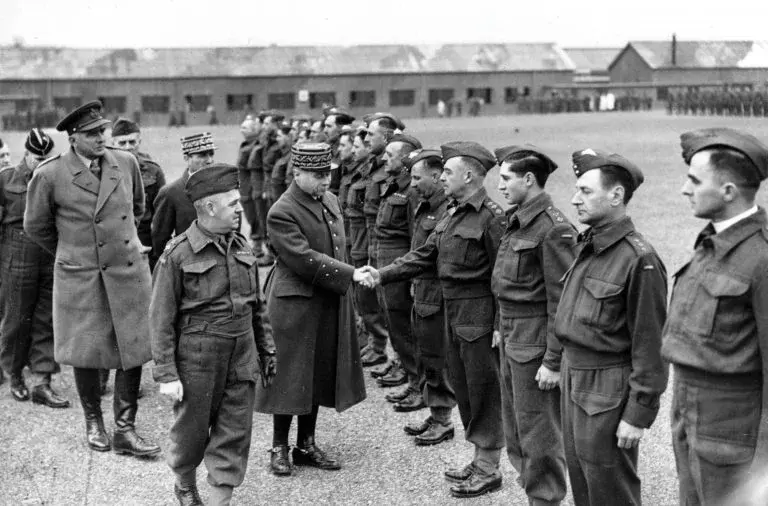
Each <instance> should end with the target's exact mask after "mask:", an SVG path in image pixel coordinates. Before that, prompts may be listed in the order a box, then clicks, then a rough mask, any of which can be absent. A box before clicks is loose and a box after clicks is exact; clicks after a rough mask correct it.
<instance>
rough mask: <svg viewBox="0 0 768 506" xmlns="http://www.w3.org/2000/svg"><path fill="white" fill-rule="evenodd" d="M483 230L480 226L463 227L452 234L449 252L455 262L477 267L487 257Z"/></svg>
mask: <svg viewBox="0 0 768 506" xmlns="http://www.w3.org/2000/svg"><path fill="white" fill-rule="evenodd" d="M482 240H483V230H482V229H480V228H470V227H461V228H457V229H456V230H454V232H453V234H452V235H451V244H450V245H449V254H450V255H451V258H452V259H453V263H456V264H459V265H466V266H471V267H475V266H477V265H478V264H479V263H481V262H483V261H484V260H485V259H486V256H487V254H486V252H485V248H484V247H483V246H484V245H483V242H482Z"/></svg>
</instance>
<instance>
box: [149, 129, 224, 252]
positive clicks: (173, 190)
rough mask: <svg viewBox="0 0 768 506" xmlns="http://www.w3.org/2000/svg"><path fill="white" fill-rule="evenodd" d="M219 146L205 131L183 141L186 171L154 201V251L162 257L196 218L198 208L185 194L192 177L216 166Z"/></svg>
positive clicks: (161, 190)
mask: <svg viewBox="0 0 768 506" xmlns="http://www.w3.org/2000/svg"><path fill="white" fill-rule="evenodd" d="M215 150H216V145H215V144H214V143H213V138H212V137H211V134H209V133H207V132H204V133H201V134H195V135H190V136H189V137H184V138H183V139H181V152H182V154H183V155H184V161H185V162H186V164H187V169H186V170H185V171H184V174H182V175H181V177H179V178H178V179H177V180H176V181H174V182H173V183H171V184H169V185H167V186H163V187H162V188H160V192H159V193H158V194H157V198H156V199H155V217H154V218H153V219H152V251H153V252H154V253H155V254H156V255H158V256H159V255H160V254H161V253H162V252H163V251H164V250H165V245H166V244H167V243H168V241H170V240H171V238H172V237H173V236H174V235H179V234H181V233H182V232H184V231H185V230H186V229H188V228H189V226H190V225H191V224H192V222H193V221H195V219H196V218H197V214H196V213H195V206H193V205H192V202H191V201H190V200H189V197H187V195H186V194H185V193H184V185H186V184H187V179H189V176H190V175H191V174H194V173H195V172H197V171H198V170H200V169H203V168H205V167H207V166H208V165H210V164H212V163H213V154H214V152H215Z"/></svg>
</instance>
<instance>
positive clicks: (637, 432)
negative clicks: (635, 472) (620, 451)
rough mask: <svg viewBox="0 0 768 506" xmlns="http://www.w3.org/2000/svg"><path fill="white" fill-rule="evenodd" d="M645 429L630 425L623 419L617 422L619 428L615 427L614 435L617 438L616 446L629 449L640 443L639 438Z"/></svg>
mask: <svg viewBox="0 0 768 506" xmlns="http://www.w3.org/2000/svg"><path fill="white" fill-rule="evenodd" d="M644 432H645V429H641V428H640V427H635V426H634V425H630V424H628V423H627V422H625V421H624V420H622V421H620V422H619V428H618V429H616V437H617V438H618V440H619V441H618V443H617V444H618V447H619V448H625V449H627V450H628V449H630V448H634V447H636V446H637V445H638V444H640V440H641V439H642V438H643V433H644Z"/></svg>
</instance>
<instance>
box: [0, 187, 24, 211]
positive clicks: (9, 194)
mask: <svg viewBox="0 0 768 506" xmlns="http://www.w3.org/2000/svg"><path fill="white" fill-rule="evenodd" d="M3 195H4V196H5V200H6V204H5V208H6V209H5V213H4V214H6V215H8V214H11V213H13V214H14V215H21V216H23V215H24V207H25V206H24V203H25V201H26V198H27V187H26V186H24V185H8V186H6V187H5V188H3Z"/></svg>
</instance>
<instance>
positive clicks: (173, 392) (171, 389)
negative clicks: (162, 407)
mask: <svg viewBox="0 0 768 506" xmlns="http://www.w3.org/2000/svg"><path fill="white" fill-rule="evenodd" d="M160 393H161V394H163V395H167V396H168V397H170V398H171V399H173V400H174V401H176V402H181V400H182V399H183V398H184V387H183V386H182V385H181V381H180V380H176V381H169V382H168V383H160Z"/></svg>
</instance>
